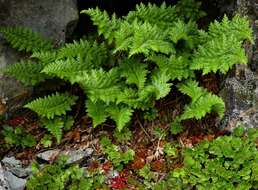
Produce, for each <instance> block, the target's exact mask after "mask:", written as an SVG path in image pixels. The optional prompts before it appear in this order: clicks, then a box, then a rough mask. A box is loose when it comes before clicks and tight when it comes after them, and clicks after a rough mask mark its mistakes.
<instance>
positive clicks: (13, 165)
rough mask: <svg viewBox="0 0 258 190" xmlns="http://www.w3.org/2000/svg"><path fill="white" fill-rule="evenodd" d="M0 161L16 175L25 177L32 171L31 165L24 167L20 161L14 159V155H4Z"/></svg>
mask: <svg viewBox="0 0 258 190" xmlns="http://www.w3.org/2000/svg"><path fill="white" fill-rule="evenodd" d="M2 163H3V165H4V167H5V168H6V170H8V171H9V172H11V173H12V174H14V175H15V176H17V177H20V178H26V177H28V176H29V175H30V174H31V173H32V171H31V166H28V167H26V168H24V167H23V166H22V163H21V161H20V160H16V159H15V157H5V158H4V159H3V160H2Z"/></svg>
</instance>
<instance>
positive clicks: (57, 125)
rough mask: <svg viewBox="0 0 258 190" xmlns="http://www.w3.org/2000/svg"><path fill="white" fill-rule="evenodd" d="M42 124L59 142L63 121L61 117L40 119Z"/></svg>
mask: <svg viewBox="0 0 258 190" xmlns="http://www.w3.org/2000/svg"><path fill="white" fill-rule="evenodd" d="M42 124H43V126H44V127H45V128H46V129H47V130H48V131H49V133H50V134H51V135H53V136H54V137H55V138H56V140H57V143H58V144H59V143H60V142H61V139H62V135H63V127H64V122H63V121H62V119H61V118H54V119H42Z"/></svg>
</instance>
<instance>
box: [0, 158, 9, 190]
mask: <svg viewBox="0 0 258 190" xmlns="http://www.w3.org/2000/svg"><path fill="white" fill-rule="evenodd" d="M0 190H11V189H10V186H9V183H8V181H7V179H6V176H5V171H4V169H3V167H2V165H1V163H0Z"/></svg>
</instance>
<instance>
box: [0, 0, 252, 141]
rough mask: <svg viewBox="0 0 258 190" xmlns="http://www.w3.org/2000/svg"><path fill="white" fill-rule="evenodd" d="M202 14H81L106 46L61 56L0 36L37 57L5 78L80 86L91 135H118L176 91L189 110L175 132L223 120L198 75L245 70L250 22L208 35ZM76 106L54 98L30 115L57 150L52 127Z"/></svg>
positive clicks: (35, 43) (73, 49)
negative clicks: (110, 127)
mask: <svg viewBox="0 0 258 190" xmlns="http://www.w3.org/2000/svg"><path fill="white" fill-rule="evenodd" d="M189 5H191V6H189ZM199 8H200V3H196V2H194V0H182V1H180V2H179V3H178V4H177V5H175V6H167V5H166V4H165V3H163V4H162V5H161V6H156V5H152V4H148V5H144V4H140V5H137V6H136V10H134V11H130V12H129V13H128V15H126V16H124V17H122V18H118V17H117V16H116V15H115V14H114V15H113V16H111V17H110V16H109V15H108V13H107V12H106V11H101V10H100V9H99V8H96V9H92V8H91V9H88V10H84V11H82V14H87V15H89V16H90V17H91V19H92V21H93V24H94V25H96V26H97V27H98V34H99V35H100V36H102V37H103V43H99V42H96V41H95V42H94V41H92V40H88V41H87V40H80V41H78V42H77V41H75V42H74V43H68V44H65V45H64V46H63V47H61V48H59V49H55V48H54V46H53V44H51V43H50V42H49V40H45V39H43V38H42V37H40V36H39V35H38V34H35V33H34V32H33V31H31V30H29V29H24V28H20V27H19V28H0V32H1V33H2V34H3V35H4V37H5V38H6V39H7V40H8V41H9V42H10V44H11V45H12V46H13V47H14V48H17V49H18V50H21V51H27V52H32V55H31V59H26V60H22V61H21V62H19V63H17V64H13V65H10V66H9V67H8V68H7V69H6V70H5V74H7V75H10V76H14V77H15V78H17V79H18V80H20V81H21V82H23V83H24V84H26V85H36V84H39V83H41V82H43V81H45V80H47V79H51V78H55V77H57V78H60V79H63V80H65V81H67V82H70V83H71V84H75V83H77V84H79V86H80V87H81V89H82V90H83V91H84V93H85V95H86V100H85V105H86V112H87V113H88V115H89V116H90V117H91V118H92V120H93V126H94V127H96V126H98V125H100V124H102V123H104V122H105V121H106V119H107V118H111V119H113V120H114V121H115V123H116V126H117V128H118V130H119V131H121V130H122V129H123V128H124V127H125V126H126V125H127V124H128V122H129V121H130V120H131V118H132V115H133V113H134V111H135V110H143V111H147V112H148V111H150V110H154V105H155V101H156V100H159V99H161V98H164V97H166V96H167V95H168V94H169V93H170V91H171V87H172V86H173V85H174V84H177V85H176V86H175V87H176V88H178V90H179V91H180V92H182V93H183V94H185V95H187V96H189V97H190V98H191V102H190V103H189V104H186V105H185V108H184V112H183V113H182V115H180V116H179V117H177V118H176V119H175V121H174V122H173V123H172V132H173V131H174V130H173V128H174V127H173V126H180V123H181V121H183V120H187V119H201V118H203V117H204V116H205V115H207V114H208V113H211V112H216V113H217V114H218V115H219V117H223V113H224V110H225V107H224V102H223V101H222V99H221V98H220V97H218V96H216V95H214V94H212V93H210V92H208V91H207V90H205V89H204V88H202V87H200V86H199V84H198V82H197V81H198V78H197V77H196V75H195V73H196V71H200V72H201V73H202V74H203V75H205V74H208V73H212V72H213V73H216V72H220V73H222V74H225V73H226V72H227V71H228V70H229V69H230V68H231V67H232V66H233V65H235V64H237V63H242V64H246V63H247V58H246V56H245V51H244V49H243V48H242V43H243V41H244V40H248V41H252V31H251V29H250V26H249V23H248V20H247V19H246V18H243V17H240V16H238V15H237V16H235V17H234V18H233V19H232V20H230V19H228V17H227V16H225V17H224V18H223V20H222V21H221V22H218V21H215V22H214V23H211V24H210V25H209V27H208V30H207V31H204V30H202V29H199V28H198V25H197V20H198V19H199V18H201V17H203V16H204V15H205V13H204V12H203V11H201V10H199ZM186 10H187V11H186ZM190 13H191V14H190ZM118 55H119V56H118ZM77 99H78V97H76V96H75V95H73V94H69V93H59V92H56V93H54V94H51V95H48V96H46V97H41V98H38V99H36V100H34V101H32V102H30V103H28V104H27V105H26V106H25V107H26V108H29V109H31V110H33V111H35V112H36V113H38V115H39V116H40V117H42V118H43V120H44V121H45V122H44V123H43V125H44V126H45V127H46V128H47V129H48V130H49V131H50V133H51V134H53V135H54V136H55V137H56V138H57V141H58V142H60V138H61V133H62V130H61V128H62V127H61V125H60V126H59V127H58V128H59V130H56V131H54V130H53V129H52V128H51V127H50V126H51V125H49V124H51V123H52V124H56V122H53V121H52V120H54V121H55V120H56V118H57V120H60V119H59V118H60V117H61V116H63V115H66V114H67V111H70V110H71V107H72V106H73V105H75V104H76V100H77ZM153 117H155V116H153ZM46 120H50V121H46ZM70 124H72V123H70ZM62 126H63V125H62ZM177 131H179V130H178V127H177Z"/></svg>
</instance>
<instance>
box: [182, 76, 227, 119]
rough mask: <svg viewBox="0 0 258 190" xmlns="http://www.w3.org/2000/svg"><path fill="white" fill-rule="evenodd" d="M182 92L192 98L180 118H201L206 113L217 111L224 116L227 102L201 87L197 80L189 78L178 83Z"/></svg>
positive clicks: (220, 115)
mask: <svg viewBox="0 0 258 190" xmlns="http://www.w3.org/2000/svg"><path fill="white" fill-rule="evenodd" d="M178 88H179V90H180V91H181V92H182V93H185V94H187V95H188V96H190V97H191V98H192V101H191V103H190V104H189V105H186V106H185V108H184V112H183V114H182V115H180V116H179V118H180V120H186V119H192V118H195V119H201V118H203V117H204V116H205V115H206V114H208V113H211V112H215V113H217V114H218V115H219V117H220V118H222V117H223V115H224V112H225V104H224V102H223V100H222V99H221V98H220V97H218V96H216V95H213V94H210V93H209V92H207V91H206V90H204V89H203V88H201V87H198V83H197V82H196V81H191V80H188V81H186V82H185V83H183V84H180V85H178Z"/></svg>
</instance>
